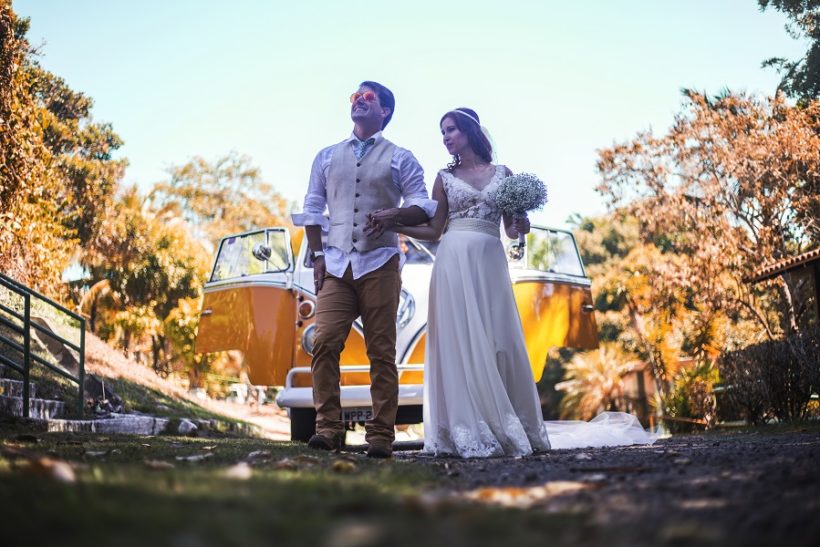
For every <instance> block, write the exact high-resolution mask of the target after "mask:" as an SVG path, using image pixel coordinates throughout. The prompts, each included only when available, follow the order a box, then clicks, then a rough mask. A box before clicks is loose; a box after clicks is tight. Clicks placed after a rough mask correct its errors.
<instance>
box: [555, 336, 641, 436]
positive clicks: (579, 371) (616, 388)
mask: <svg viewBox="0 0 820 547" xmlns="http://www.w3.org/2000/svg"><path fill="white" fill-rule="evenodd" d="M638 364H639V361H638V360H636V359H634V358H632V357H631V356H629V355H628V354H625V353H624V352H623V351H621V350H620V349H618V347H617V346H616V345H615V344H601V346H600V347H599V348H598V350H597V351H590V352H586V353H579V354H577V355H576V356H575V357H573V358H572V361H570V363H569V364H568V365H567V366H566V367H565V369H564V381H563V382H560V383H558V384H557V385H556V386H555V389H557V390H560V391H563V392H565V395H564V398H563V399H562V400H561V417H562V418H578V419H582V420H588V419H590V418H592V417H594V416H595V415H597V414H598V413H599V412H602V411H604V410H618V409H619V407H623V391H624V382H623V375H624V374H626V373H627V372H629V371H631V370H632V369H633V368H634V367H635V366H636V365H638Z"/></svg>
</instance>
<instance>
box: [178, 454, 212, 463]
mask: <svg viewBox="0 0 820 547" xmlns="http://www.w3.org/2000/svg"><path fill="white" fill-rule="evenodd" d="M212 456H213V454H211V453H208V454H194V455H193V456H177V460H178V461H181V462H201V461H204V460H207V459H208V458H210V457H212Z"/></svg>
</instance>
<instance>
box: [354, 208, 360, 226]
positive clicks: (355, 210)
mask: <svg viewBox="0 0 820 547" xmlns="http://www.w3.org/2000/svg"><path fill="white" fill-rule="evenodd" d="M353 212H354V213H358V212H359V210H358V209H353ZM354 226H355V224H354Z"/></svg>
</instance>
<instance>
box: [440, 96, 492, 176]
mask: <svg viewBox="0 0 820 547" xmlns="http://www.w3.org/2000/svg"><path fill="white" fill-rule="evenodd" d="M445 118H450V119H451V120H453V123H454V124H456V127H458V130H459V131H461V132H462V133H464V134H465V135H467V143H468V144H469V145H470V148H472V150H473V152H475V153H476V155H477V156H478V157H479V158H481V159H482V160H484V161H486V162H487V163H492V162H493V146H492V145H491V144H490V141H489V140H488V139H487V136H486V135H485V134H484V133H483V132H482V131H481V122H480V120H479V118H478V114H476V112H475V110H473V109H471V108H465V107H459V108H456V109H455V110H450V111H449V112H447V113H445V114H444V116H442V117H441V120H439V122H438V125H439V127H441V124H442V123H443V122H444V119H445ZM459 165H461V158H460V157H459V156H458V154H455V155H453V161H452V163H448V164H447V171H449V172H450V173H452V172H453V171H455V169H456V167H458V166H459Z"/></svg>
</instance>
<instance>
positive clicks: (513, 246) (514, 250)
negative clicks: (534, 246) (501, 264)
mask: <svg viewBox="0 0 820 547" xmlns="http://www.w3.org/2000/svg"><path fill="white" fill-rule="evenodd" d="M525 248H526V247H524V246H523V245H519V244H518V241H512V242H510V244H509V245H507V256H508V257H509V258H510V260H521V259H522V258H524V249H525Z"/></svg>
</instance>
